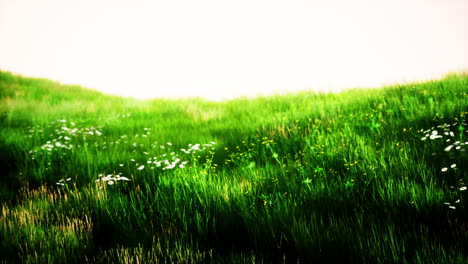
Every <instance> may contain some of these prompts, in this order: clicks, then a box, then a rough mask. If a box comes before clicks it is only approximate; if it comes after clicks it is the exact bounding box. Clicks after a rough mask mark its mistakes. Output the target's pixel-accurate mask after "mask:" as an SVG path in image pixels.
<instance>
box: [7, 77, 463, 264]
mask: <svg viewBox="0 0 468 264" xmlns="http://www.w3.org/2000/svg"><path fill="white" fill-rule="evenodd" d="M467 88H468V76H466V75H462V74H458V75H456V74H454V75H449V76H447V77H446V78H444V79H442V80H439V81H432V82H426V83H414V84H407V85H401V86H392V87H385V88H381V89H373V90H348V91H344V92H342V93H340V94H314V93H308V92H302V93H297V94H290V95H284V96H271V97H261V98H257V99H236V100H231V101H226V102H219V103H215V102H208V101H204V100H202V99H185V100H159V99H158V100H147V101H138V100H134V99H125V98H120V97H111V96H106V95H102V94H100V93H98V92H95V91H91V90H87V89H84V88H80V87H76V86H63V85H60V84H58V83H55V82H51V81H48V80H41V79H31V78H23V77H19V76H14V75H12V74H10V73H6V72H0V112H1V113H2V115H1V117H0V127H1V130H0V169H1V171H2V173H1V178H0V202H1V206H2V210H1V215H0V241H1V245H0V250H1V254H0V260H1V261H3V262H21V263H30V262H32V263H46V262H47V263H49V262H50V263H86V262H92V263H108V262H115V263H134V262H136V263H138V262H140V263H158V262H162V263H166V262H167V263H169V262H174V263H244V262H254V263H257V262H264V263H283V262H286V263H297V262H299V263H311V262H313V261H318V262H319V263H320V262H327V263H328V262H330V261H333V260H335V261H338V262H341V263H419V262H424V263H463V262H464V261H465V259H467V257H468V256H467V253H466V252H468V246H467V245H468V214H467V212H468V211H467V208H466V203H467V198H468V197H467V193H468V191H467V190H466V188H467V187H466V184H465V183H466V182H467V180H468V179H467V177H468V174H467V171H468V154H467V151H466V149H467V144H468V134H467V127H468V126H467V124H466V123H467V116H468V89H467Z"/></svg>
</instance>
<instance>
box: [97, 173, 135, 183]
mask: <svg viewBox="0 0 468 264" xmlns="http://www.w3.org/2000/svg"><path fill="white" fill-rule="evenodd" d="M98 177H99V179H97V180H96V182H100V181H101V182H106V183H107V184H108V185H113V184H115V183H117V182H119V181H130V179H129V178H127V177H123V176H122V173H118V174H107V175H104V174H99V175H98Z"/></svg>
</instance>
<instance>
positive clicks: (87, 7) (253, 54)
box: [0, 0, 468, 99]
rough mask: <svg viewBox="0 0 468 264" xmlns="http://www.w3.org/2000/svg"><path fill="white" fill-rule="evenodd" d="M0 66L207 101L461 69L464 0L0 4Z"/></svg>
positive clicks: (467, 5) (467, 13) (141, 93)
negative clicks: (205, 99) (196, 97)
mask: <svg viewBox="0 0 468 264" xmlns="http://www.w3.org/2000/svg"><path fill="white" fill-rule="evenodd" d="M0 39H1V40H0V69H1V70H7V71H11V72H14V73H19V74H22V75H25V76H31V77H43V78H49V79H53V80H57V81H60V82H63V83H71V84H81V85H83V86H86V87H89V88H93V89H98V90H101V91H104V92H106V93H112V94H119V95H126V96H134V97H139V98H144V97H186V96H202V97H205V98H209V99H220V98H231V97H234V96H239V95H255V94H258V93H264V94H269V93H272V92H283V91H293V90H303V89H314V90H317V89H326V90H328V89H334V90H336V89H339V88H351V87H357V86H360V87H372V86H380V85H383V84H392V83H395V82H405V81H411V80H425V79H428V78H439V77H441V76H443V75H444V74H445V73H447V72H449V71H458V70H467V69H468V1H466V0H388V1H383V0H353V1H349V0H320V1H319V0H317V1H314V0H304V1H298V0H288V1H275V0H258V1H257V0H236V1H223V0H211V1H210V0H197V1H193V0H170V1H169V0H167V1H151V0H121V1H119V0H79V1H77V0H41V1H37V0H0Z"/></svg>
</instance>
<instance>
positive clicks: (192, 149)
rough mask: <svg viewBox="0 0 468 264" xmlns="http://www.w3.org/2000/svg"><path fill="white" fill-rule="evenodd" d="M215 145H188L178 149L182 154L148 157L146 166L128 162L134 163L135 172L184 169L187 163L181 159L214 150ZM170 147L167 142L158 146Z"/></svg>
mask: <svg viewBox="0 0 468 264" xmlns="http://www.w3.org/2000/svg"><path fill="white" fill-rule="evenodd" d="M215 144H216V143H215V142H213V141H211V142H210V143H207V144H188V148H182V149H180V152H182V153H180V152H179V153H178V152H176V151H172V152H170V153H169V154H167V153H164V154H160V155H157V156H154V157H149V158H148V159H147V160H146V162H145V163H146V164H140V163H137V162H136V161H135V159H130V161H131V162H134V163H135V166H137V167H138V168H137V170H139V171H141V170H144V169H145V168H150V169H152V170H153V169H155V168H161V169H162V170H170V169H174V168H176V167H177V168H185V165H187V164H188V163H189V161H187V160H182V159H187V158H188V156H187V154H190V155H197V154H200V153H202V152H204V151H206V150H207V149H210V150H214V149H215V148H214V145H215ZM171 146H172V143H171V142H167V143H166V144H164V145H160V148H161V149H166V148H167V149H170V148H171ZM143 154H145V155H149V153H148V152H143ZM121 165H122V164H121Z"/></svg>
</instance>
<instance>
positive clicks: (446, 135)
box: [418, 122, 468, 209]
mask: <svg viewBox="0 0 468 264" xmlns="http://www.w3.org/2000/svg"><path fill="white" fill-rule="evenodd" d="M466 126H467V124H466V123H458V122H455V123H453V124H443V125H438V126H437V127H432V128H430V129H427V130H423V129H421V130H419V131H418V132H419V133H422V134H424V136H423V137H421V140H423V141H425V140H427V139H429V140H440V141H443V142H444V143H445V146H444V148H443V151H444V153H447V155H449V157H450V158H451V159H455V158H456V157H459V156H460V155H461V154H463V153H465V152H466V147H467V146H468V141H466V142H463V139H464V135H463V132H465V133H466V132H468V131H465V127H466ZM453 128H456V129H453ZM433 155H436V153H433ZM459 170H460V169H459V168H458V166H457V164H456V163H453V162H451V164H450V165H448V166H445V167H442V168H441V169H440V171H441V172H443V173H449V172H451V171H453V172H456V171H459ZM450 189H451V190H452V191H466V190H467V186H466V184H465V183H464V179H459V180H458V182H457V186H450ZM461 202H462V200H461V199H460V198H456V199H455V200H454V203H453V204H452V203H448V202H446V203H444V204H445V205H447V206H448V208H450V209H456V206H455V204H460V203H461Z"/></svg>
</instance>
